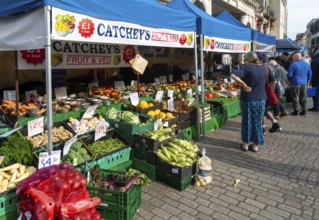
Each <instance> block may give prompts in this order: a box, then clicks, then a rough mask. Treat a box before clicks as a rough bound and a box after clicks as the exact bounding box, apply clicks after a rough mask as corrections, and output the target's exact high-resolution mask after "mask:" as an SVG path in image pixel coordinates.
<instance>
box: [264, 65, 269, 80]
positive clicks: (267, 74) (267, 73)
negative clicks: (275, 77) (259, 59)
mask: <svg viewBox="0 0 319 220" xmlns="http://www.w3.org/2000/svg"><path fill="white" fill-rule="evenodd" d="M263 66H264V67H265V69H266V77H267V83H268V81H269V80H268V76H269V72H268V67H267V66H266V65H265V64H263Z"/></svg>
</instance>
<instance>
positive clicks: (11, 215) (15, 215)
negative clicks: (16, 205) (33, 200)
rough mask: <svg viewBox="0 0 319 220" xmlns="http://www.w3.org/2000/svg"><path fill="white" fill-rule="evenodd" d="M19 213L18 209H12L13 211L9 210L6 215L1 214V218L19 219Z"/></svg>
mask: <svg viewBox="0 0 319 220" xmlns="http://www.w3.org/2000/svg"><path fill="white" fill-rule="evenodd" d="M18 217H19V216H18V213H17V211H12V212H9V213H7V214H5V215H1V216H0V220H13V219H18Z"/></svg>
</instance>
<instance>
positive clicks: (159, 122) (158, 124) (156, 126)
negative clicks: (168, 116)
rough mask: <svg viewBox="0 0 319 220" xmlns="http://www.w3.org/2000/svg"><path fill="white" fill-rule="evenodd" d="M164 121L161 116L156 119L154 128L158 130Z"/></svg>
mask: <svg viewBox="0 0 319 220" xmlns="http://www.w3.org/2000/svg"><path fill="white" fill-rule="evenodd" d="M162 121H163V120H162V119H161V118H159V119H156V120H155V121H154V130H158V129H159V128H160V127H161V125H162Z"/></svg>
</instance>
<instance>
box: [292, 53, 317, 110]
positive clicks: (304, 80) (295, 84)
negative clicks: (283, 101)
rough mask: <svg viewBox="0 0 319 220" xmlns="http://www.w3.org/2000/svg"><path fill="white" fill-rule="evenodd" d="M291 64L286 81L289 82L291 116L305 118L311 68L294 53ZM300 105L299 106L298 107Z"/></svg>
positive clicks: (298, 54)
mask: <svg viewBox="0 0 319 220" xmlns="http://www.w3.org/2000/svg"><path fill="white" fill-rule="evenodd" d="M292 60H293V63H292V64H290V67H289V70H288V74H287V77H288V80H289V82H290V93H291V99H292V100H291V101H292V107H293V110H294V111H293V112H292V113H291V114H292V115H298V114H299V110H300V107H301V112H300V114H299V115H302V116H305V115H306V114H307V87H308V85H309V83H310V80H311V75H312V72H311V68H310V65H309V64H308V63H306V62H305V61H304V60H303V59H302V56H301V54H300V53H295V54H294V55H293V56H292ZM299 105H300V106H299Z"/></svg>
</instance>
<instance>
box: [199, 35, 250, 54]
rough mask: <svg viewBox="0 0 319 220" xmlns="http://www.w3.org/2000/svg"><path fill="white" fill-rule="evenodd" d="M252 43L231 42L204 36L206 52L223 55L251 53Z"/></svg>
mask: <svg viewBox="0 0 319 220" xmlns="http://www.w3.org/2000/svg"><path fill="white" fill-rule="evenodd" d="M250 44H251V42H250V41H241V40H230V39H222V38H217V37H209V36H204V50H205V51H211V52H223V53H247V52H249V51H250Z"/></svg>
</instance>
